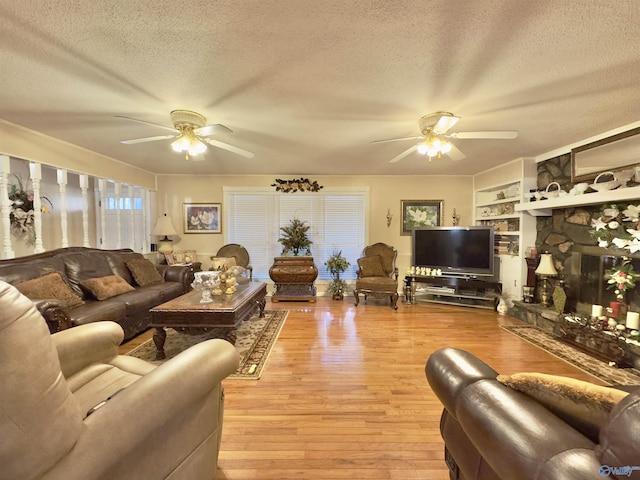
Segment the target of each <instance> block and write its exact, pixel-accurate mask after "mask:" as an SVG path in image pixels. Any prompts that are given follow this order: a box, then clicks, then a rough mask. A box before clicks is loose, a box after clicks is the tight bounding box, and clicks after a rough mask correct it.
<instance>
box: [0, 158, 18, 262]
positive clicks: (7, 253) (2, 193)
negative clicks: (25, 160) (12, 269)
mask: <svg viewBox="0 0 640 480" xmlns="http://www.w3.org/2000/svg"><path fill="white" fill-rule="evenodd" d="M10 173H11V159H10V158H9V156H8V155H0V220H1V221H2V258H14V257H15V256H16V253H15V252H14V251H13V248H11V247H12V245H11V220H10V219H9V214H10V213H11V205H10V204H9V174H10Z"/></svg>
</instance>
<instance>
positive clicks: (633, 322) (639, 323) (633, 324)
mask: <svg viewBox="0 0 640 480" xmlns="http://www.w3.org/2000/svg"><path fill="white" fill-rule="evenodd" d="M639 327H640V313H638V312H627V328H629V329H631V330H638V328H639Z"/></svg>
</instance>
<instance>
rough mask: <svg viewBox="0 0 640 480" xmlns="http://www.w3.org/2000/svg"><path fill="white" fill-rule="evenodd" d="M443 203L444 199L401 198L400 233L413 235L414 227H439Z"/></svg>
mask: <svg viewBox="0 0 640 480" xmlns="http://www.w3.org/2000/svg"><path fill="white" fill-rule="evenodd" d="M443 203H444V202H443V201H442V200H400V206H401V210H402V224H401V226H400V228H401V231H400V235H411V230H413V229H414V228H421V227H439V226H440V225H441V222H442V204H443Z"/></svg>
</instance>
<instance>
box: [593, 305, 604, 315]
mask: <svg viewBox="0 0 640 480" xmlns="http://www.w3.org/2000/svg"><path fill="white" fill-rule="evenodd" d="M601 315H602V305H592V306H591V316H592V317H600V316H601Z"/></svg>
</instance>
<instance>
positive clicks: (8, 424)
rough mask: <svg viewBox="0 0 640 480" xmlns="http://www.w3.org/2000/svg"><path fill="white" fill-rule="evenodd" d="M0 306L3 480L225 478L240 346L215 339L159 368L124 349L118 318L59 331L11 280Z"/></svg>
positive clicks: (0, 291)
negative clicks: (225, 436) (230, 384)
mask: <svg viewBox="0 0 640 480" xmlns="http://www.w3.org/2000/svg"><path fill="white" fill-rule="evenodd" d="M0 312H2V313H0V379H2V388H1V389H0V431H1V432H2V434H1V435H0V479H2V480H7V479H25V480H26V479H36V478H38V479H47V480H51V479H65V480H71V479H78V480H80V479H93V480H98V479H100V480H107V479H115V478H117V479H142V478H149V479H151V478H153V479H164V478H171V479H182V478H189V479H206V480H211V479H213V478H214V477H215V475H216V464H217V458H218V451H219V445H220V434H221V429H222V413H223V391H222V385H221V381H222V380H223V379H224V378H225V377H227V376H228V375H229V374H231V373H233V372H235V370H236V369H237V366H238V353H237V351H236V349H235V348H234V347H233V346H232V345H231V344H229V343H227V342H226V341H224V340H209V341H206V342H203V343H200V344H198V345H195V346H193V347H191V348H189V349H188V350H186V351H184V352H183V353H181V354H180V355H178V356H176V357H175V358H173V359H171V360H169V361H167V362H166V363H164V364H163V365H161V366H159V367H155V366H154V365H151V364H150V363H147V362H145V361H143V360H140V359H137V358H133V357H128V356H120V355H118V346H119V344H120V342H121V341H122V339H123V331H122V328H120V326H118V325H117V324H116V323H113V322H106V321H105V322H92V323H90V324H87V325H81V326H78V327H75V328H72V329H69V330H64V331H62V332H59V333H56V334H53V335H50V334H49V330H48V328H47V325H46V323H45V321H44V319H43V318H42V316H41V315H40V314H39V313H38V311H37V309H36V308H35V306H34V304H33V303H32V302H31V301H30V300H29V299H27V298H26V297H24V296H22V295H21V294H20V293H19V292H18V290H16V289H15V288H14V287H13V286H11V285H9V284H8V283H5V282H0Z"/></svg>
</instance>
